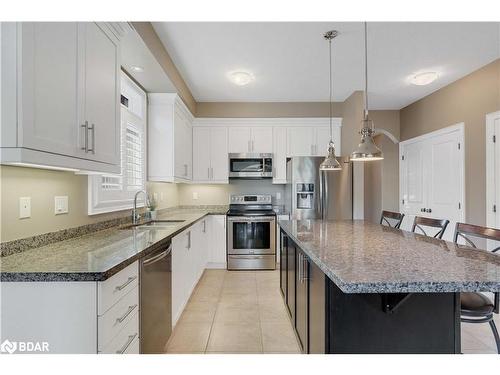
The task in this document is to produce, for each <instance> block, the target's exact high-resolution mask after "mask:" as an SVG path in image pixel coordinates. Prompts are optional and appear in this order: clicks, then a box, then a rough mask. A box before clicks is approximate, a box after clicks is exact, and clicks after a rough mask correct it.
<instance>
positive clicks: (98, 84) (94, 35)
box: [80, 22, 120, 164]
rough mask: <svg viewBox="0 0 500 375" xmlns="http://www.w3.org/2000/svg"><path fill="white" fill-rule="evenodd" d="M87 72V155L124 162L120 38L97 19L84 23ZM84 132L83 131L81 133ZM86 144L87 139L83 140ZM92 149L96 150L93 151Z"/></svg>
mask: <svg viewBox="0 0 500 375" xmlns="http://www.w3.org/2000/svg"><path fill="white" fill-rule="evenodd" d="M80 30H82V34H83V35H82V36H81V39H80V40H82V39H83V43H81V44H83V49H80V51H81V53H82V54H84V74H83V82H84V85H82V87H81V89H80V92H82V90H83V95H82V97H83V98H84V103H83V106H84V108H85V110H84V111H83V114H84V115H83V118H82V119H81V123H84V122H85V121H87V122H88V126H89V130H88V131H87V137H88V148H89V151H88V152H86V153H84V154H83V155H84V157H85V158H88V159H92V160H96V161H100V162H104V163H109V164H118V163H119V162H120V122H119V100H120V96H119V95H120V84H119V82H120V81H119V73H120V64H119V48H118V41H117V40H116V39H115V38H114V37H112V36H111V34H110V33H109V32H105V31H104V29H102V28H101V27H100V26H99V25H97V24H96V23H94V22H86V23H83V24H81V27H80ZM80 134H81V135H83V134H84V133H83V132H80ZM81 143H83V142H81ZM90 150H92V151H90Z"/></svg>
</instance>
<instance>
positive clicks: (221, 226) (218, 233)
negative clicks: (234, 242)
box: [209, 215, 227, 268]
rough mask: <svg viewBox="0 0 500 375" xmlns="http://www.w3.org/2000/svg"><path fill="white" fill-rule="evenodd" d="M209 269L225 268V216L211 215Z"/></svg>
mask: <svg viewBox="0 0 500 375" xmlns="http://www.w3.org/2000/svg"><path fill="white" fill-rule="evenodd" d="M211 239H212V244H211V246H210V250H211V251H210V260H209V263H210V267H211V268H226V257H227V255H226V216H225V215H213V216H212V226H211Z"/></svg>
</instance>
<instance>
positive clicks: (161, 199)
mask: <svg viewBox="0 0 500 375" xmlns="http://www.w3.org/2000/svg"><path fill="white" fill-rule="evenodd" d="M163 199H164V198H163V191H162V192H161V193H160V202H163Z"/></svg>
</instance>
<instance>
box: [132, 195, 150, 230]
mask: <svg viewBox="0 0 500 375" xmlns="http://www.w3.org/2000/svg"><path fill="white" fill-rule="evenodd" d="M140 193H144V197H145V198H146V199H145V200H144V204H145V205H146V206H147V204H148V193H146V191H145V190H139V191H138V192H137V193H135V196H134V208H133V209H132V224H134V225H135V224H137V223H138V222H139V220H140V219H141V215H139V214H138V213H137V197H138V195H139V194H140Z"/></svg>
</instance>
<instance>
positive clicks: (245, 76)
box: [228, 71, 255, 86]
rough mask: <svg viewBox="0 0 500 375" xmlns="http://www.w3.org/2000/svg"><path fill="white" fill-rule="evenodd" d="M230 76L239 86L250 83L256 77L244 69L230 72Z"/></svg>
mask: <svg viewBox="0 0 500 375" xmlns="http://www.w3.org/2000/svg"><path fill="white" fill-rule="evenodd" d="M228 77H229V80H230V81H231V82H233V83H234V84H235V85H238V86H245V85H248V84H249V83H250V82H252V81H253V80H254V79H255V78H254V76H253V74H251V73H249V72H244V71H235V72H230V73H229V74H228Z"/></svg>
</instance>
